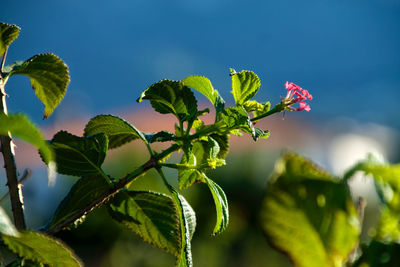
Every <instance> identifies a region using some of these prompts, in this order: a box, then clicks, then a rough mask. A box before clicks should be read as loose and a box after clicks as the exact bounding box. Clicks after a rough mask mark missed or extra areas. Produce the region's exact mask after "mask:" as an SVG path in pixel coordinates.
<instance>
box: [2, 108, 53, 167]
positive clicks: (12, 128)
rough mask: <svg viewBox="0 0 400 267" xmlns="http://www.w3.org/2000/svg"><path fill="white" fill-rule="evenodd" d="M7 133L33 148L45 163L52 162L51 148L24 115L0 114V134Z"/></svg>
mask: <svg viewBox="0 0 400 267" xmlns="http://www.w3.org/2000/svg"><path fill="white" fill-rule="evenodd" d="M8 132H10V133H11V134H12V135H13V136H15V137H18V138H20V139H22V140H24V141H25V142H27V143H29V144H31V145H33V146H35V147H36V148H37V149H38V150H39V151H40V153H41V155H42V157H43V159H44V161H45V162H46V163H49V162H50V161H54V155H53V151H52V150H51V147H50V146H49V145H48V144H47V143H46V141H45V140H44V138H43V135H42V133H41V132H40V130H39V129H38V128H37V127H36V126H35V125H34V124H33V123H32V122H31V121H30V120H29V119H28V118H27V117H26V116H25V115H23V114H9V115H5V114H4V113H3V114H0V134H1V135H7V134H8Z"/></svg>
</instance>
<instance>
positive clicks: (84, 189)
mask: <svg viewBox="0 0 400 267" xmlns="http://www.w3.org/2000/svg"><path fill="white" fill-rule="evenodd" d="M108 190H110V185H109V183H108V182H107V181H105V180H104V178H103V177H99V176H87V177H83V178H80V179H79V180H78V181H77V182H76V183H75V184H74V185H73V186H72V188H71V190H70V191H69V192H68V194H67V196H66V197H65V198H64V199H63V200H62V201H61V203H60V204H59V205H58V207H57V209H56V211H55V212H54V215H53V218H52V219H51V221H50V223H49V224H48V225H47V226H46V228H47V229H50V228H55V227H57V226H58V225H59V224H61V223H65V220H67V219H70V218H72V220H71V221H69V222H68V223H67V225H66V227H69V226H70V225H71V224H73V223H74V222H75V221H76V220H78V219H80V218H81V217H82V216H84V215H86V214H87V213H88V212H89V211H90V210H91V209H89V210H87V208H88V207H89V206H90V204H91V203H93V202H95V200H97V199H98V198H100V197H102V196H104V194H105V193H107V191H108ZM75 214H79V216H78V217H77V218H74V217H73V215H75Z"/></svg>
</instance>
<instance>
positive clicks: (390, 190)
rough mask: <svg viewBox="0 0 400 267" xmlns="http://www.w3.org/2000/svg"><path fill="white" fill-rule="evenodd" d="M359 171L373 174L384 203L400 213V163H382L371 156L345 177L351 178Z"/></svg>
mask: <svg viewBox="0 0 400 267" xmlns="http://www.w3.org/2000/svg"><path fill="white" fill-rule="evenodd" d="M357 171H362V172H364V173H365V174H366V175H368V174H370V175H372V177H373V178H374V180H375V187H376V190H377V192H378V194H379V196H380V197H381V200H382V201H383V203H385V204H386V205H388V206H389V207H390V209H392V210H393V211H396V212H398V213H400V164H393V165H390V164H386V163H380V162H378V161H377V160H376V159H374V158H373V157H372V156H370V157H369V158H368V159H367V160H365V161H361V162H359V163H357V164H356V165H355V166H354V167H353V168H352V169H350V170H349V171H348V172H347V173H346V174H345V176H344V179H345V180H347V179H349V178H350V177H351V176H353V175H354V173H355V172H357Z"/></svg>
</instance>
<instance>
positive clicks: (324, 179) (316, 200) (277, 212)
mask: <svg viewBox="0 0 400 267" xmlns="http://www.w3.org/2000/svg"><path fill="white" fill-rule="evenodd" d="M261 225H262V228H263V230H264V233H265V234H266V236H267V239H268V241H269V242H270V243H271V244H272V245H273V246H274V247H276V248H278V249H279V250H281V251H283V252H284V253H285V254H287V255H288V256H289V257H290V258H291V260H292V262H293V263H294V265H295V266H341V265H343V264H344V263H345V262H346V261H347V257H348V255H349V253H350V252H351V251H352V250H353V249H354V247H355V245H356V244H357V242H358V235H359V232H360V225H359V221H358V216H357V211H356V209H355V207H354V205H353V203H352V199H351V196H350V193H349V189H348V187H347V185H346V184H344V183H341V182H340V181H339V180H338V179H335V178H334V177H332V176H330V175H329V174H328V173H326V172H325V171H323V170H321V169H319V168H317V167H315V166H314V164H313V163H311V162H309V161H307V160H306V159H304V158H302V157H300V156H297V155H293V154H287V155H285V156H284V157H283V158H282V159H281V160H280V161H279V162H278V163H277V167H276V170H275V175H274V177H272V178H271V180H270V181H269V184H268V186H267V191H266V194H265V198H264V200H263V203H262V208H261Z"/></svg>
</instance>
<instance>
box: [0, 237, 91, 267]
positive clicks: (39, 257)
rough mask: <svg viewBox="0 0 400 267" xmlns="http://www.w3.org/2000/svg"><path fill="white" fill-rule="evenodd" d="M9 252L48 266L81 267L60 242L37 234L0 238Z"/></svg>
mask: <svg viewBox="0 0 400 267" xmlns="http://www.w3.org/2000/svg"><path fill="white" fill-rule="evenodd" d="M2 238H3V241H4V243H5V244H6V245H7V246H8V248H9V249H10V250H12V251H13V252H15V253H16V254H18V255H19V256H20V257H24V258H25V259H29V260H32V261H34V262H38V263H43V264H46V265H49V266H60V267H62V266H65V267H74V266H83V265H82V263H81V262H80V260H79V259H78V258H77V257H76V256H75V254H74V253H73V252H72V251H71V250H70V249H69V248H68V247H67V246H65V245H64V244H63V243H62V242H61V241H59V240H57V239H55V238H53V237H50V236H47V235H44V234H42V233H39V232H33V231H23V232H20V233H19V236H18V237H15V236H7V235H3V236H2Z"/></svg>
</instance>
